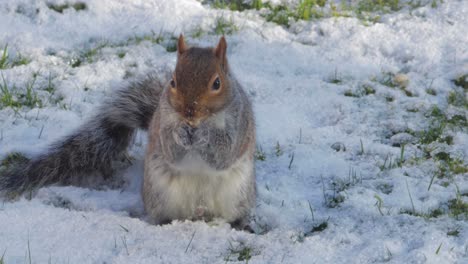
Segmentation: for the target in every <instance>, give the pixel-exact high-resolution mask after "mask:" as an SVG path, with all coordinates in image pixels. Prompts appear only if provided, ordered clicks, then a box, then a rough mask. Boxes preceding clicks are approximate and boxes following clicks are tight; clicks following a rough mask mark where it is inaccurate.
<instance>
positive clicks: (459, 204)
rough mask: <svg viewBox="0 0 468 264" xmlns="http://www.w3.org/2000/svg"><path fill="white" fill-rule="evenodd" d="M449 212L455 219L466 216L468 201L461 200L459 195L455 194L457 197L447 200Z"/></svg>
mask: <svg viewBox="0 0 468 264" xmlns="http://www.w3.org/2000/svg"><path fill="white" fill-rule="evenodd" d="M448 208H449V211H450V214H451V215H452V216H453V217H455V218H456V219H467V218H468V203H467V202H465V201H463V200H462V198H461V196H459V195H458V194H457V198H455V199H452V200H450V201H449V202H448Z"/></svg>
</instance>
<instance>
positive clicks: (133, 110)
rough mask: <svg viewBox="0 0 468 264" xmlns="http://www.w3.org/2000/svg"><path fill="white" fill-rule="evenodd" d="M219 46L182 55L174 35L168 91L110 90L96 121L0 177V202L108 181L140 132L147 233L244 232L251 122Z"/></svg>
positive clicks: (140, 86)
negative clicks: (144, 140)
mask: <svg viewBox="0 0 468 264" xmlns="http://www.w3.org/2000/svg"><path fill="white" fill-rule="evenodd" d="M226 50H227V43H226V40H225V38H224V36H223V37H221V38H220V40H219V42H218V44H217V46H216V47H214V48H201V47H188V46H187V45H186V43H185V41H184V37H183V35H182V34H181V35H180V37H179V39H178V42H177V63H176V67H175V70H174V72H173V74H172V79H170V81H168V82H167V83H166V82H162V81H160V80H158V79H157V78H154V77H151V76H148V77H147V78H146V79H144V80H142V81H139V82H134V83H132V84H130V85H128V86H127V87H125V88H124V89H121V90H118V91H117V92H116V94H115V95H114V96H113V98H112V99H110V100H108V101H106V102H105V103H104V104H103V105H102V106H101V108H100V109H99V110H98V112H97V114H96V115H95V116H94V117H93V118H91V119H90V120H89V121H88V122H86V123H85V124H84V125H83V126H81V127H80V128H79V129H78V130H77V131H76V132H74V133H72V134H71V135H69V136H67V137H65V138H64V139H63V140H61V141H59V142H56V143H55V144H53V145H52V146H51V147H50V148H49V150H48V151H47V152H45V153H44V154H41V155H39V156H37V157H35V158H33V159H31V160H29V161H26V162H23V163H21V164H16V166H10V167H8V168H7V169H6V171H4V172H2V174H1V175H0V192H4V193H5V194H7V196H8V195H18V194H21V193H25V192H29V191H32V190H35V189H37V188H39V187H42V186H46V185H51V184H59V185H68V184H80V182H83V180H86V178H90V177H92V176H91V175H93V174H95V173H96V172H97V173H98V174H101V175H102V176H103V177H104V178H109V177H111V176H112V174H113V171H114V170H113V166H112V165H113V164H114V162H115V161H116V160H117V159H118V158H119V157H121V156H122V155H123V153H125V152H126V149H127V147H128V146H129V144H130V142H131V140H132V138H133V135H134V133H135V132H136V130H137V129H142V130H147V132H148V137H149V140H148V146H147V149H146V154H145V160H144V176H143V186H142V199H143V203H144V208H145V212H146V214H147V216H148V218H149V220H150V222H151V223H153V224H164V223H168V222H170V221H172V220H185V219H189V220H205V221H209V220H211V219H213V218H223V219H225V220H226V221H227V222H229V223H231V225H233V226H234V227H236V228H241V229H243V228H246V229H247V228H249V227H248V216H249V213H250V211H251V209H252V208H253V207H254V205H255V197H256V181H255V167H254V151H255V121H254V116H253V111H252V106H251V103H250V101H249V99H248V97H247V95H246V93H245V91H244V89H243V88H242V86H241V85H240V83H239V82H238V81H237V80H236V79H235V77H234V76H233V74H232V73H231V72H230V69H229V66H228V61H227V56H226Z"/></svg>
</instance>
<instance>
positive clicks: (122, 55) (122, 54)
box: [117, 50, 127, 59]
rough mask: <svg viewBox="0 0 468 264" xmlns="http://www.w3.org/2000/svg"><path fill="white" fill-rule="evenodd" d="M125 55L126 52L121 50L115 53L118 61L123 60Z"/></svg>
mask: <svg viewBox="0 0 468 264" xmlns="http://www.w3.org/2000/svg"><path fill="white" fill-rule="evenodd" d="M126 54H127V52H125V51H123V50H121V51H119V52H117V57H119V58H120V59H123V58H124V57H125V55H126Z"/></svg>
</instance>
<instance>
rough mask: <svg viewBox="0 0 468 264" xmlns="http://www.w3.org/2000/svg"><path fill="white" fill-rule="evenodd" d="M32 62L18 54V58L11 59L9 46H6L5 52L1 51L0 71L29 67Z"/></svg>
mask: <svg viewBox="0 0 468 264" xmlns="http://www.w3.org/2000/svg"><path fill="white" fill-rule="evenodd" d="M30 62H31V60H30V59H29V58H27V57H25V56H23V55H21V54H20V53H18V54H17V56H16V57H14V58H10V55H9V53H8V44H6V45H5V47H4V48H3V50H2V51H1V56H0V70H4V69H8V68H13V67H16V66H21V65H27V64H29V63H30Z"/></svg>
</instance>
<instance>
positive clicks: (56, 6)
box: [47, 2, 88, 14]
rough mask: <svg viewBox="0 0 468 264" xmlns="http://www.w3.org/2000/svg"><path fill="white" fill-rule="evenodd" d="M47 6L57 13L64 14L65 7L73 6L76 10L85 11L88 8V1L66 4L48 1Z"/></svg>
mask: <svg viewBox="0 0 468 264" xmlns="http://www.w3.org/2000/svg"><path fill="white" fill-rule="evenodd" d="M47 7H48V8H49V9H51V10H54V11H55V12H57V13H60V14H62V13H63V11H64V10H65V9H69V8H73V9H75V10H76V11H83V10H86V9H87V8H88V6H87V5H86V3H83V2H76V3H65V4H53V3H47Z"/></svg>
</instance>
